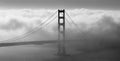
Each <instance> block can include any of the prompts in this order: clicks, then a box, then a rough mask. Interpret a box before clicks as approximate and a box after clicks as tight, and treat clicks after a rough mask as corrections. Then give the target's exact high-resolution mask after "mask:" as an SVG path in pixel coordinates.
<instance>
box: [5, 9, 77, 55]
mask: <svg viewBox="0 0 120 61" xmlns="http://www.w3.org/2000/svg"><path fill="white" fill-rule="evenodd" d="M56 14H58V15H56ZM55 19H58V25H57V26H58V41H57V45H58V52H57V55H60V56H61V55H62V56H65V55H67V53H66V45H65V44H66V43H67V42H66V33H65V32H66V30H65V29H66V25H65V24H66V23H68V24H69V25H70V26H71V25H74V26H75V28H76V29H77V30H78V29H79V26H78V25H77V24H76V23H75V22H74V20H73V19H72V18H71V16H70V15H69V13H68V12H67V11H66V10H65V9H58V10H57V11H55V12H54V13H53V14H52V15H50V16H49V17H48V18H47V19H46V20H44V21H43V22H42V23H40V24H38V26H37V27H35V28H33V30H32V31H29V32H27V33H25V34H22V35H20V36H16V37H15V38H12V39H8V40H7V41H9V40H12V41H15V40H19V39H24V38H26V37H28V36H29V35H31V34H33V33H34V32H37V31H40V30H42V28H44V27H46V26H48V25H49V24H50V23H52V22H53V21H55ZM78 31H79V30H78ZM3 41H6V40H3ZM26 44H27V43H26Z"/></svg>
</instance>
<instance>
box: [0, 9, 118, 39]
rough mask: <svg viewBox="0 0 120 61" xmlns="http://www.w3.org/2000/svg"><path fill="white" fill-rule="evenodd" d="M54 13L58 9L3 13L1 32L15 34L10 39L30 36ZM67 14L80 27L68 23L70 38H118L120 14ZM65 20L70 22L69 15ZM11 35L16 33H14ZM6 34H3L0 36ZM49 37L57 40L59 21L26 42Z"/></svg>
mask: <svg viewBox="0 0 120 61" xmlns="http://www.w3.org/2000/svg"><path fill="white" fill-rule="evenodd" d="M54 11H55V10H51V9H36V10H34V9H21V10H20V9H18V10H0V13H1V14H0V23H1V25H0V30H1V31H2V32H3V31H4V33H2V34H6V35H7V34H8V35H9V34H11V36H12V35H13V36H12V37H11V38H13V37H15V36H19V35H20V34H23V33H27V32H28V33H29V32H31V31H33V30H34V29H38V28H40V27H41V24H42V23H43V22H44V20H46V19H47V18H48V17H49V16H50V15H52V14H53V13H54ZM66 11H67V12H68V14H69V15H70V16H71V17H72V19H73V20H74V22H75V23H76V25H77V26H78V27H79V28H76V27H75V26H74V25H73V24H71V25H69V24H68V23H67V21H66V36H67V37H68V38H70V39H72V38H73V39H80V37H82V36H85V37H87V36H90V35H93V36H98V37H102V36H104V35H106V36H109V35H114V37H115V38H117V37H118V35H119V18H120V14H119V13H120V11H112V10H91V9H84V8H82V9H71V10H66ZM66 18H67V19H68V20H69V21H70V19H69V17H68V16H66ZM2 22H3V23H2ZM38 25H40V26H38ZM5 30H11V31H5ZM10 32H12V33H13V32H14V33H13V34H12V33H10ZM69 34H71V35H69ZM6 35H1V37H3V36H6ZM54 35H56V36H54ZM49 36H50V37H49ZM46 37H49V38H48V39H51V38H52V39H56V38H57V19H56V20H55V21H54V22H52V24H50V25H48V26H47V27H45V28H43V29H42V31H40V32H39V31H38V32H35V33H33V34H32V35H30V36H29V37H27V38H26V40H27V39H28V40H41V39H45V38H46ZM109 37H113V36H109ZM109 37H108V38H109Z"/></svg>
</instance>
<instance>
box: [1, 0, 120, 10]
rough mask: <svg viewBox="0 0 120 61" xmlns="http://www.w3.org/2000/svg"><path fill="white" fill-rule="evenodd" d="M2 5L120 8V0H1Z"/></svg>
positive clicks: (19, 6)
mask: <svg viewBox="0 0 120 61" xmlns="http://www.w3.org/2000/svg"><path fill="white" fill-rule="evenodd" d="M0 7H1V8H92V9H120V0H0Z"/></svg>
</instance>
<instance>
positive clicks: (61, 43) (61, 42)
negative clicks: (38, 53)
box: [58, 9, 66, 55]
mask: <svg viewBox="0 0 120 61" xmlns="http://www.w3.org/2000/svg"><path fill="white" fill-rule="evenodd" d="M58 55H66V49H65V9H62V10H60V9H58Z"/></svg>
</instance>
